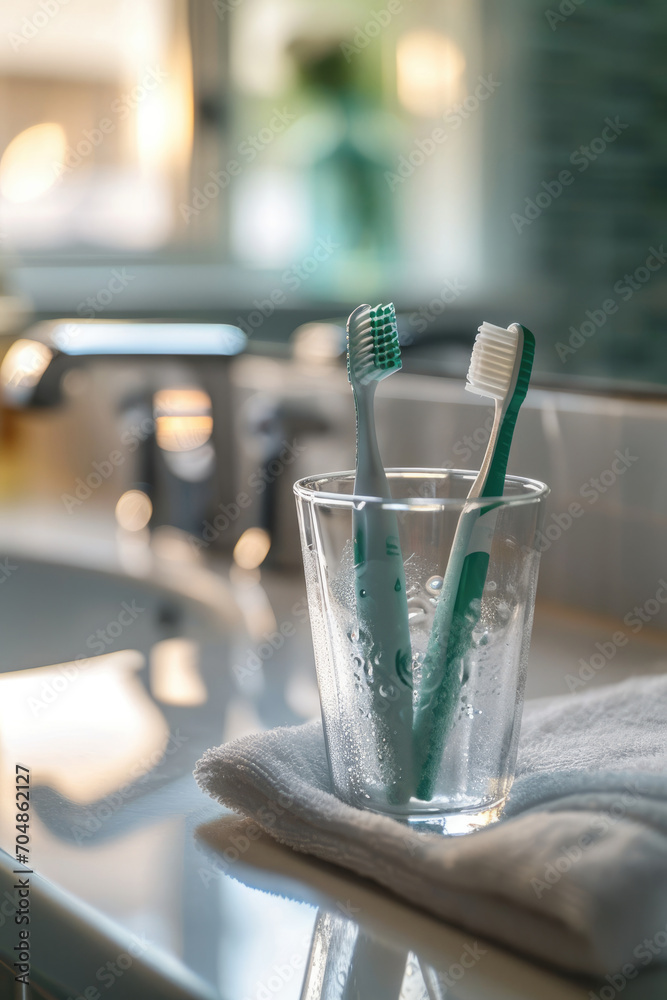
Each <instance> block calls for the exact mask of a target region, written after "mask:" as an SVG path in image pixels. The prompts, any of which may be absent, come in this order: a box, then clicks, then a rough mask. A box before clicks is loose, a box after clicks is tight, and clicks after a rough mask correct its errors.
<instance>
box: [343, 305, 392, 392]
mask: <svg viewBox="0 0 667 1000" xmlns="http://www.w3.org/2000/svg"><path fill="white" fill-rule="evenodd" d="M400 367H401V349H400V347H399V344H398V326H397V324H396V310H395V309H394V304H393V302H390V303H389V304H388V305H377V306H372V307H371V306H369V305H362V306H358V307H357V308H356V309H355V310H354V312H353V313H352V314H351V315H350V318H349V319H348V321H347V377H348V379H349V380H350V382H352V384H353V385H354V384H355V383H356V384H357V385H369V384H370V383H371V382H380V381H381V380H382V379H383V378H386V377H387V375H391V374H392V372H397V371H399V369H400Z"/></svg>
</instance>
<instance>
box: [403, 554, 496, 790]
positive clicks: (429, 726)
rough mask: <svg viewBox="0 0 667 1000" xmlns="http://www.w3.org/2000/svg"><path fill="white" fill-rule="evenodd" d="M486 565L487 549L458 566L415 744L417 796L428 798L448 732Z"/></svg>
mask: <svg viewBox="0 0 667 1000" xmlns="http://www.w3.org/2000/svg"><path fill="white" fill-rule="evenodd" d="M488 566H489V554H488V552H469V553H468V555H467V556H466V557H465V560H464V563H463V568H462V570H461V582H460V584H459V588H458V590H457V592H456V600H455V602H454V608H453V611H452V618H451V623H450V628H449V632H448V634H447V637H446V647H444V643H443V646H441V650H442V648H443V647H444V648H445V649H446V652H445V654H444V663H443V661H442V660H441V661H440V663H441V664H442V669H441V677H440V683H439V686H438V688H437V691H436V693H435V695H434V699H433V702H432V703H431V705H430V707H429V708H428V709H427V710H425V711H424V713H423V715H422V717H421V727H420V730H419V732H418V741H419V742H418V743H417V746H418V747H420V748H421V752H422V754H423V757H422V759H421V760H420V764H421V769H420V774H419V779H418V785H417V797H418V798H420V799H422V800H423V801H426V802H427V801H429V799H431V797H432V795H433V792H434V788H435V783H436V781H437V777H438V772H439V770H440V762H441V760H442V753H443V750H444V748H445V741H446V739H447V734H448V733H449V731H450V729H451V725H452V722H453V720H454V714H455V712H456V708H457V703H458V698H459V695H460V693H461V685H462V681H463V676H462V665H463V657H464V655H465V652H466V650H467V649H468V648H469V647H470V644H471V642H472V632H473V629H474V628H475V625H476V624H477V622H478V620H479V611H478V609H477V608H476V607H475V604H474V602H475V601H476V600H477V599H479V597H481V594H482V592H483V590H484V583H485V581H486V574H487V571H488Z"/></svg>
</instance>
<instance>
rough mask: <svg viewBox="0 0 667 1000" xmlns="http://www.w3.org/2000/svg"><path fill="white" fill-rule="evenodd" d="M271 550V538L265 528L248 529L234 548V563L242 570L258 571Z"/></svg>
mask: <svg viewBox="0 0 667 1000" xmlns="http://www.w3.org/2000/svg"><path fill="white" fill-rule="evenodd" d="M270 548H271V536H270V535H269V533H268V531H265V530H264V528H247V529H246V530H245V531H244V532H243V534H242V535H241V537H240V538H239V540H238V542H237V543H236V545H235V546H234V562H235V563H236V565H237V566H240V567H241V569H257V567H258V566H261V564H262V563H263V562H264V560H265V559H266V557H267V555H268V554H269V549H270Z"/></svg>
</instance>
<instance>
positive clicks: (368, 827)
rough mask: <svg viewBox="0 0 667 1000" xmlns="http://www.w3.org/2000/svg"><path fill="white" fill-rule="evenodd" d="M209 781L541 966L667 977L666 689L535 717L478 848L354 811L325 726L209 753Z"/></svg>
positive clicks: (647, 687)
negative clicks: (334, 786)
mask: <svg viewBox="0 0 667 1000" xmlns="http://www.w3.org/2000/svg"><path fill="white" fill-rule="evenodd" d="M195 777H196V778H197V781H198V782H199V784H200V786H201V787H202V788H203V789H204V790H205V791H206V792H208V793H209V794H210V795H212V796H213V797H214V798H215V799H217V800H218V801H220V802H221V803H223V804H224V805H226V806H229V807H230V808H232V809H235V810H237V811H238V812H241V813H244V814H245V815H247V816H250V817H252V818H253V819H254V820H255V821H256V822H257V823H258V824H259V825H260V826H261V827H262V828H263V829H265V830H266V832H267V833H269V834H270V835H271V836H272V837H275V839H276V840H278V841H280V842H281V843H283V844H287V845H289V846H290V847H293V848H295V849H296V850H299V851H304V852H306V853H308V854H313V855H316V856H317V857H319V858H323V859H324V860H326V861H330V862H334V863H336V864H339V865H343V866H344V867H345V868H349V869H352V870H353V871H355V872H358V873H359V874H361V875H364V876H367V877H369V878H371V879H374V880H375V881H376V882H379V883H380V884H381V885H383V886H386V887H387V888H388V889H390V890H392V891H393V892H395V893H397V894H398V895H399V896H402V897H404V898H405V899H407V900H410V901H411V902H413V903H415V904H417V905H419V906H420V907H423V908H425V909H427V910H429V911H431V912H432V913H434V914H436V915H437V916H439V917H442V918H443V919H445V920H447V921H448V922H450V923H453V924H457V925H459V926H461V927H464V928H466V929H467V930H469V931H472V932H474V933H476V934H480V935H483V936H486V937H487V938H491V939H495V940H496V941H498V942H501V943H503V944H505V945H509V946H511V947H513V948H515V949H517V950H519V951H523V952H527V953H528V954H530V955H531V956H534V957H537V958H541V959H544V960H546V961H548V962H551V963H553V964H554V965H557V966H559V967H562V968H565V969H568V970H571V971H579V972H588V973H601V974H603V975H604V974H606V973H611V972H615V971H616V970H618V969H620V968H622V967H623V966H624V965H628V964H631V965H633V966H635V967H636V968H637V970H639V971H641V969H642V968H643V967H644V966H645V965H647V964H658V963H667V676H658V677H637V678H632V679H630V680H627V681H624V682H623V683H622V684H616V685H613V686H609V687H602V688H596V689H592V690H591V691H589V692H586V693H583V694H577V695H566V696H565V697H558V698H543V699H539V700H537V701H533V702H527V703H526V706H525V711H524V718H523V725H522V732H521V744H520V750H519V761H518V767H517V777H516V780H515V783H514V786H513V788H512V792H511V795H510V799H509V803H508V806H507V808H506V811H505V817H504V819H503V821H502V822H500V823H497V824H496V825H495V826H492V827H489V828H488V829H486V830H483V831H480V832H478V833H475V834H473V835H471V836H466V837H454V838H447V837H440V836H437V835H434V834H415V833H413V832H411V831H410V830H408V829H407V828H406V827H405V826H403V825H402V824H400V823H398V822H397V821H395V820H393V819H389V818H387V817H384V816H379V815H377V814H376V813H371V812H366V811H362V810H358V809H354V808H352V807H351V806H348V805H345V804H344V803H343V802H341V801H339V800H338V799H337V798H336V797H335V796H334V795H333V794H332V792H331V782H330V780H329V773H328V769H327V762H326V755H325V749H324V741H323V737H322V727H321V724H320V723H319V722H313V723H308V724H306V725H303V726H296V727H291V728H283V729H275V730H272V731H271V732H265V733H258V734H257V735H253V736H248V737H245V738H243V739H240V740H237V741H236V742H234V743H231V744H227V745H223V746H221V747H217V748H215V749H213V750H209V751H208V752H207V753H206V754H205V755H204V757H203V758H202V759H201V760H200V761H199V763H198V764H197V767H196V770H195ZM276 805H278V806H279V808H278V809H276V808H275V806H276ZM272 807H273V808H272ZM626 971H627V970H626Z"/></svg>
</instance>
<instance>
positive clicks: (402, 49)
mask: <svg viewBox="0 0 667 1000" xmlns="http://www.w3.org/2000/svg"><path fill="white" fill-rule="evenodd" d="M465 66H466V61H465V57H464V55H463V53H462V52H461V50H460V48H459V47H458V45H456V44H455V43H454V42H453V41H452V40H451V39H450V38H447V37H446V36H445V35H441V34H439V33H438V32H435V31H411V32H409V33H408V34H406V35H403V37H402V38H401V39H400V41H399V42H398V45H397V46H396V86H397V89H398V99H399V100H400V102H401V104H402V105H403V107H404V108H407V110H408V111H411V112H412V114H414V115H423V116H424V117H435V116H436V115H440V114H443V112H445V111H446V110H447V108H448V107H450V106H451V105H452V104H453V103H454V102H455V101H457V100H459V99H460V98H461V97H462V96H463V94H462V78H463V71H464V70H465Z"/></svg>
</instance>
